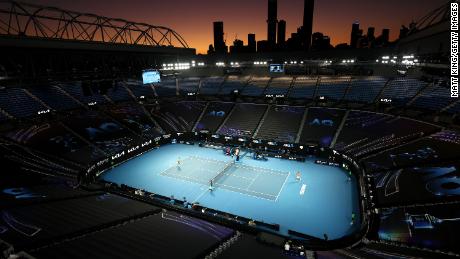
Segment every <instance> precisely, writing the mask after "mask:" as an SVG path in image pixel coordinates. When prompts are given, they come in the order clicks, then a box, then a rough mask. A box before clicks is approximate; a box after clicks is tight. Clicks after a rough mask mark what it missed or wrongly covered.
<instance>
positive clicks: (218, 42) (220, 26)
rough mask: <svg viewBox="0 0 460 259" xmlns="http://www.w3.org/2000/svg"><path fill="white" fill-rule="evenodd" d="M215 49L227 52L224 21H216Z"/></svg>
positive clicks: (218, 51)
mask: <svg viewBox="0 0 460 259" xmlns="http://www.w3.org/2000/svg"><path fill="white" fill-rule="evenodd" d="M214 50H215V52H216V53H220V54H223V53H227V46H225V42H224V22H214Z"/></svg>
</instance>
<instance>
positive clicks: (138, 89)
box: [125, 80, 155, 98]
mask: <svg viewBox="0 0 460 259" xmlns="http://www.w3.org/2000/svg"><path fill="white" fill-rule="evenodd" d="M125 87H127V89H129V90H130V91H131V92H132V93H133V94H134V96H136V97H137V98H142V97H144V98H147V97H150V98H151V97H154V96H155V93H154V91H153V89H152V86H150V85H144V84H142V82H140V81H138V80H127V81H126V82H125Z"/></svg>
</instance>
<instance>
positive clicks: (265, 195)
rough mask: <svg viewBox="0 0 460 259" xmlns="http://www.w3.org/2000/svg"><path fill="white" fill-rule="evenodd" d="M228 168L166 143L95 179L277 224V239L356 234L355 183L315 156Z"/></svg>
mask: <svg viewBox="0 0 460 259" xmlns="http://www.w3.org/2000/svg"><path fill="white" fill-rule="evenodd" d="M243 152H246V151H243ZM178 160H179V161H180V163H178V162H177V161H178ZM233 161H234V160H233V159H232V158H231V157H229V156H225V155H224V154H223V152H222V149H213V148H206V147H200V146H198V145H185V144H168V145H164V146H161V147H160V148H158V149H154V150H152V151H149V152H147V153H145V154H143V155H142V156H138V157H136V158H134V159H131V160H129V161H127V162H125V163H123V164H121V165H119V166H117V167H115V168H113V169H111V170H109V171H106V172H104V173H103V174H102V175H101V178H102V179H103V180H105V181H109V182H114V183H117V184H125V185H128V186H131V187H133V188H138V189H144V190H146V191H149V192H151V193H156V194H159V195H162V196H166V197H174V198H176V199H180V200H182V199H186V200H187V201H189V202H198V203H199V204H200V205H202V206H204V207H208V208H212V209H215V210H219V211H223V212H227V213H230V214H234V215H239V216H242V217H245V218H250V219H254V220H256V221H261V222H265V223H269V224H279V225H280V232H281V233H283V234H287V231H288V230H289V229H290V230H294V231H297V232H300V233H304V234H307V235H311V236H315V237H318V238H323V236H324V234H327V236H328V238H329V240H333V239H338V238H341V237H344V236H347V235H350V234H352V233H354V232H355V231H356V230H357V229H358V228H359V224H360V222H356V221H355V223H354V224H351V222H352V214H356V215H359V197H358V186H357V182H356V181H355V180H354V179H353V180H352V181H350V180H349V179H348V173H347V172H346V171H344V170H343V169H341V168H339V167H333V166H326V165H319V164H316V163H314V161H315V157H309V158H308V159H307V161H306V162H298V161H293V160H284V159H278V158H268V161H261V160H254V159H252V157H251V155H250V153H249V152H246V153H244V154H243V155H242V156H241V159H240V161H238V162H233ZM297 171H300V172H301V173H302V178H301V180H300V181H298V180H296V179H295V174H296V172H297ZM211 180H214V181H213V187H214V188H210V181H211ZM211 189H212V190H211ZM357 218H358V219H359V217H357Z"/></svg>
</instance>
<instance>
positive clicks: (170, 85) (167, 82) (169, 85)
mask: <svg viewBox="0 0 460 259" xmlns="http://www.w3.org/2000/svg"><path fill="white" fill-rule="evenodd" d="M155 91H156V92H157V94H158V95H159V96H162V97H167V96H175V95H176V79H175V78H164V79H163V80H162V81H161V83H160V84H159V85H156V86H155Z"/></svg>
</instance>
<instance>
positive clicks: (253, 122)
mask: <svg viewBox="0 0 460 259" xmlns="http://www.w3.org/2000/svg"><path fill="white" fill-rule="evenodd" d="M266 109H267V105H263V104H261V105H257V104H247V103H239V104H236V106H235V108H234V109H233V111H232V112H231V114H230V115H229V116H230V117H229V118H228V119H227V121H226V122H225V124H224V125H223V126H222V128H221V129H220V130H219V132H218V133H220V134H224V135H230V136H252V135H253V134H254V131H255V130H256V127H257V125H258V124H259V121H260V119H261V118H262V116H263V114H264V112H265V110H266Z"/></svg>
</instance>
